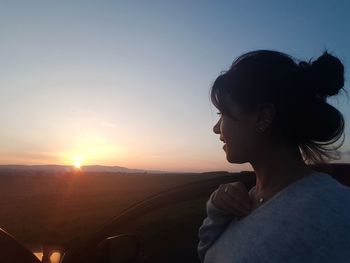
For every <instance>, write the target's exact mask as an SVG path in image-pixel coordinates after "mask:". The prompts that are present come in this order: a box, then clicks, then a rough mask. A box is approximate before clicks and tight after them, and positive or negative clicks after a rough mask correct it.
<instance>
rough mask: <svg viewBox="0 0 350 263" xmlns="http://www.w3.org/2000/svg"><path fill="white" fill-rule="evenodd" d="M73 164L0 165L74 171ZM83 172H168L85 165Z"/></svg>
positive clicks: (2, 167)
mask: <svg viewBox="0 0 350 263" xmlns="http://www.w3.org/2000/svg"><path fill="white" fill-rule="evenodd" d="M76 170H77V169H76V168H74V167H73V166H68V165H0V172H1V171H40V172H56V173H65V172H72V171H76ZM80 170H81V171H83V172H109V173H152V174H158V173H163V174H164V173H168V172H166V171H157V170H142V169H129V168H126V167H121V166H105V165H86V166H82V167H81V168H80Z"/></svg>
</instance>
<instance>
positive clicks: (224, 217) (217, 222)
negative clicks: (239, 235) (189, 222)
mask: <svg viewBox="0 0 350 263" xmlns="http://www.w3.org/2000/svg"><path fill="white" fill-rule="evenodd" d="M216 192H217V190H216V191H214V192H213V193H212V194H211V195H210V198H209V200H208V201H207V203H206V210H207V217H206V218H205V219H204V221H203V224H202V225H201V227H200V228H199V231H198V235H199V243H198V246H197V252H198V256H199V259H200V261H201V262H203V261H204V257H205V254H206V252H207V251H208V249H209V248H210V247H211V245H212V244H213V243H214V242H215V240H216V239H217V238H218V237H219V236H220V234H221V233H222V232H223V231H224V230H225V228H226V227H227V226H228V225H229V224H230V222H231V221H232V220H234V219H236V218H235V217H233V216H232V214H228V213H226V212H225V211H223V210H221V209H218V208H217V207H215V206H214V205H213V203H212V199H213V198H214V196H215V195H216Z"/></svg>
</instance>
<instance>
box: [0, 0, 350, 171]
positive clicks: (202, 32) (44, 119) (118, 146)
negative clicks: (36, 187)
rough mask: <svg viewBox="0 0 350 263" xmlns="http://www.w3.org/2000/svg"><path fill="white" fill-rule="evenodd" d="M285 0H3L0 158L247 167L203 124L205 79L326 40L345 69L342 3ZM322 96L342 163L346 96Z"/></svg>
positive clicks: (348, 62)
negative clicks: (338, 128)
mask: <svg viewBox="0 0 350 263" xmlns="http://www.w3.org/2000/svg"><path fill="white" fill-rule="evenodd" d="M283 2H284V3H283V4H282V1H87V0H84V1H21V2H20V1H3V2H2V3H1V8H0V34H1V41H0V90H1V96H0V98H1V103H0V121H1V126H0V138H1V139H0V164H68V165H73V164H74V163H76V162H81V164H82V165H88V164H102V165H118V166H124V167H128V168H139V169H157V170H168V171H210V170H228V171H237V170H247V169H250V165H248V164H243V165H232V164H228V163H227V161H226V158H225V153H224V152H223V150H222V142H220V141H219V138H218V135H216V134H214V133H213V132H212V127H213V125H214V124H215V122H216V121H217V114H216V112H217V111H216V109H215V108H214V107H213V106H212V105H211V103H210V99H209V89H210V86H211V84H212V83H213V81H214V80H215V78H216V77H217V76H218V74H220V72H221V71H223V70H226V69H227V68H228V67H229V66H230V64H231V63H232V61H233V60H234V58H235V57H237V56H239V55H240V54H242V53H244V52H247V51H250V50H253V49H275V50H279V51H282V52H286V53H288V54H290V55H293V56H295V57H296V58H299V59H304V60H309V59H311V58H317V57H318V56H319V55H320V54H321V53H322V52H323V51H324V50H325V49H326V48H327V49H328V50H329V51H330V52H331V53H333V54H334V55H336V56H338V57H340V58H341V59H342V61H343V63H344V64H345V67H346V79H347V80H348V79H349V77H348V76H349V67H350V33H349V25H350V16H349V14H350V2H349V1H333V2H331V1H283ZM345 88H346V89H347V90H348V91H349V83H348V81H347V82H346V86H345ZM349 93H350V91H349ZM349 95H350V94H349ZM328 101H329V102H330V103H331V104H332V105H334V106H335V107H336V108H338V109H339V110H340V111H341V112H342V113H343V114H344V117H345V121H346V131H345V136H346V137H345V138H346V140H345V143H344V145H343V146H342V148H341V149H340V150H341V151H342V152H344V157H343V159H342V161H344V162H349V161H350V139H349V138H348V136H349V134H350V128H349V124H348V123H349V121H350V105H349V104H350V102H349V101H348V99H347V97H346V95H345V94H344V93H341V94H340V95H338V96H337V97H336V98H335V99H329V100H328Z"/></svg>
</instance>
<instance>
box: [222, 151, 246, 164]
mask: <svg viewBox="0 0 350 263" xmlns="http://www.w3.org/2000/svg"><path fill="white" fill-rule="evenodd" d="M226 160H227V161H228V162H229V163H236V164H242V163H245V162H247V161H243V160H240V159H239V158H237V157H234V156H232V154H227V153H226Z"/></svg>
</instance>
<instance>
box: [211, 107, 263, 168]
mask: <svg viewBox="0 0 350 263" xmlns="http://www.w3.org/2000/svg"><path fill="white" fill-rule="evenodd" d="M229 111H230V114H220V119H219V121H218V122H217V123H216V124H215V126H214V127H213V131H214V133H216V134H219V135H220V140H221V141H222V142H223V143H224V146H223V149H224V151H225V152H226V159H227V161H229V162H230V163H245V162H249V161H250V160H251V157H252V156H254V151H256V137H257V133H256V129H255V127H256V125H255V124H256V116H255V115H254V113H251V114H248V113H246V112H244V111H243V110H242V108H240V107H239V106H238V105H237V104H233V103H231V104H230V108H229ZM231 116H234V117H231ZM235 118H237V119H235ZM252 154H253V155H252Z"/></svg>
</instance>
